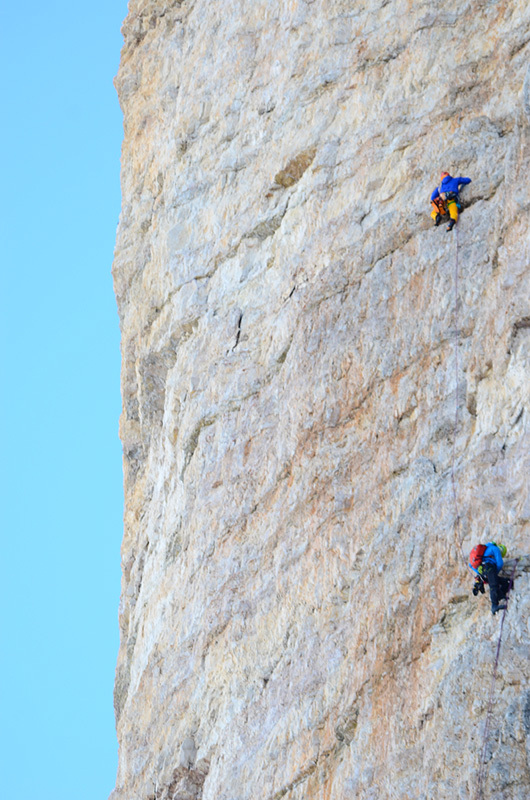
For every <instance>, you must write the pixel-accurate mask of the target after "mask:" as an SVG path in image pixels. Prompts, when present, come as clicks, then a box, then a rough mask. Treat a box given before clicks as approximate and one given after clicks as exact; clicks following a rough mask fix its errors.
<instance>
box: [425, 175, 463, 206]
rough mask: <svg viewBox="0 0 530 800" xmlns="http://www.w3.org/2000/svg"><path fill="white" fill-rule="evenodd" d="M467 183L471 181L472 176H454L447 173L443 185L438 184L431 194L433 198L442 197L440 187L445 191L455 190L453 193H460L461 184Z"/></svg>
mask: <svg viewBox="0 0 530 800" xmlns="http://www.w3.org/2000/svg"><path fill="white" fill-rule="evenodd" d="M467 183H471V178H452V177H451V176H450V175H446V176H445V178H444V179H443V181H442V184H441V186H437V187H436V189H435V190H434V192H433V193H432V194H431V200H436V198H437V197H440V189H441V190H442V192H444V193H445V192H453V194H458V189H459V188H460V186H465V185H466V184H467Z"/></svg>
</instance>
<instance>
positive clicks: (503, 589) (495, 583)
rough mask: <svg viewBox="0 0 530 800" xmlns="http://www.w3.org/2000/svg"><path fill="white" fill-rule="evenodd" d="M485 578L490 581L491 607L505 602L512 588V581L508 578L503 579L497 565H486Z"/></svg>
mask: <svg viewBox="0 0 530 800" xmlns="http://www.w3.org/2000/svg"><path fill="white" fill-rule="evenodd" d="M484 577H485V578H486V580H487V581H488V586H489V587H490V598H491V605H492V606H498V605H499V603H500V602H501V600H504V598H505V597H506V595H507V594H508V589H509V588H510V581H509V580H508V578H503V577H502V576H501V575H499V572H498V570H497V567H496V566H495V564H484Z"/></svg>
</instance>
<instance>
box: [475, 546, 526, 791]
mask: <svg viewBox="0 0 530 800" xmlns="http://www.w3.org/2000/svg"><path fill="white" fill-rule="evenodd" d="M518 563H519V559H518V558H517V559H516V560H515V564H514V565H513V570H512V575H511V578H510V583H509V585H508V591H507V593H506V600H508V598H509V595H510V592H511V590H512V586H513V579H514V577H515V569H516V567H517V564H518ZM506 611H507V608H505V609H504V611H503V612H502V620H501V629H500V631H499V639H498V642H497V652H496V653H495V662H494V665H493V675H492V677H491V684H490V691H489V695H488V705H487V710H486V722H485V723H484V737H483V741H482V750H481V753H480V763H479V770H478V780H477V794H476V800H485V798H484V781H485V778H486V756H487V748H488V739H489V734H490V727H491V717H492V712H493V697H494V692H495V681H496V680H497V670H498V667H499V656H500V653H501V643H502V632H503V628H504V620H505V618H506Z"/></svg>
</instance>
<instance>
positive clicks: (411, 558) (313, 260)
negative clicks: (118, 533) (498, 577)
mask: <svg viewBox="0 0 530 800" xmlns="http://www.w3.org/2000/svg"><path fill="white" fill-rule="evenodd" d="M123 33H124V39H125V44H124V48H123V53H122V59H121V66H120V70H119V74H118V77H117V80H116V82H117V88H118V92H119V97H120V102H121V104H122V108H123V112H124V125H125V137H124V145H123V158H122V186H123V209H122V215H121V219H120V225H119V230H118V236H117V245H116V253H115V263H114V270H113V273H114V281H115V290H116V296H117V300H118V306H119V312H120V319H121V329H122V353H123V370H122V388H123V415H122V420H121V436H122V440H123V448H124V472H125V500H126V507H125V531H124V539H123V551H122V552H123V590H122V601H121V608H120V628H121V648H120V654H119V660H118V668H117V677H116V691H115V705H116V717H117V729H118V738H119V744H120V762H119V769H118V777H117V785H116V789H115V792H114V793H113V795H112V798H113V800H148V799H149V800H152V799H153V798H160V799H161V800H170V799H171V798H173V800H190V799H194V800H199V798H201V799H202V800H251V799H252V800H257V798H260V800H280V798H285V800H302V798H303V799H304V800H313V798H314V799H315V800H316V798H318V799H319V800H343V798H344V799H346V798H348V799H350V798H352V799H353V798H356V799H357V800H368V799H369V798H373V799H374V800H375V799H377V800H386V799H387V798H395V800H408V799H409V798H410V800H412V799H415V798H424V800H431V799H432V800H434V799H435V798H436V800H439V798H444V799H445V798H447V799H448V800H449V799H450V800H453V799H454V798H461V800H464V798H466V800H468V798H474V797H477V796H479V795H478V793H479V792H480V790H479V788H478V785H479V782H480V781H481V780H482V781H483V787H484V793H483V796H484V797H485V798H488V799H491V800H501V798H502V799H504V800H523V798H528V797H529V796H530V686H529V685H528V681H529V676H530V666H529V664H530V662H529V657H530V625H529V612H530V585H529V584H530V572H528V571H527V569H528V559H527V558H526V554H527V553H528V552H529V550H530V535H529V533H530V498H529V495H528V476H529V472H530V439H529V435H528V432H529V426H530V416H529V415H530V400H529V397H530V375H529V367H530V234H529V230H530V193H529V182H528V175H529V167H530V68H529V54H530V6H529V5H528V3H527V0H512V1H511V2H510V1H509V0H480V1H479V0H463V1H461V2H456V1H455V0H445V1H444V2H439V0H433V2H430V3H427V2H415V3H412V2H404V0H392V1H391V2H389V0H289V1H288V2H287V0H275V1H273V0H252V2H250V1H248V2H241V0H232V2H229V3H221V2H215V1H214V2H211V1H210V2H206V0H130V2H129V14H128V17H127V19H126V21H125V23H124V28H123ZM441 169H446V170H448V171H449V172H451V174H453V175H456V176H458V175H465V176H469V177H471V178H472V183H471V184H470V185H469V186H467V187H466V188H465V189H464V190H463V191H462V199H463V203H464V207H465V208H464V211H463V214H462V216H461V218H460V221H459V224H458V226H457V228H456V230H455V231H453V232H451V233H447V232H446V231H445V225H443V226H440V227H439V228H434V227H433V224H432V220H431V218H430V216H429V212H430V208H429V197H430V193H431V191H432V190H433V189H434V187H435V186H436V184H437V182H438V180H439V174H440V170H441ZM453 479H454V480H453ZM491 538H496V539H500V540H501V541H504V542H505V543H506V545H507V546H508V549H509V555H510V556H512V557H515V556H521V561H520V562H519V565H518V567H517V571H516V581H515V590H514V592H513V593H512V599H511V600H510V608H509V611H508V613H507V615H506V618H505V624H504V630H503V642H502V650H501V657H500V662H499V670H498V676H497V680H496V684H495V687H494V695H493V704H492V715H491V720H490V730H489V736H488V738H487V740H486V749H485V756H484V759H483V761H484V762H485V765H484V769H483V775H482V777H481V776H480V775H479V765H480V763H481V748H482V747H483V744H484V726H485V721H486V712H487V705H488V691H489V688H490V684H491V679H492V670H493V662H494V657H495V649H496V647H497V642H498V636H499V630H500V625H501V615H497V616H495V617H493V616H492V615H491V612H490V608H489V603H488V600H487V597H486V598H485V597H479V598H474V597H473V596H472V595H471V586H472V580H471V579H470V577H469V574H468V573H467V571H466V567H465V563H464V561H463V559H462V554H461V545H462V547H463V551H464V552H465V553H467V552H468V551H469V549H470V547H471V546H472V544H474V543H475V542H477V541H480V540H486V541H487V540H489V539H491ZM512 565H513V560H512V561H509V562H508V565H507V567H508V570H510V569H511V566H512Z"/></svg>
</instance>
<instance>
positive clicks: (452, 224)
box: [445, 219, 456, 231]
mask: <svg viewBox="0 0 530 800" xmlns="http://www.w3.org/2000/svg"><path fill="white" fill-rule="evenodd" d="M455 225H456V223H455V221H454V219H450V220H449V225H448V226H447V228H446V229H445V230H446V231H452V230H453V228H454V227H455Z"/></svg>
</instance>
